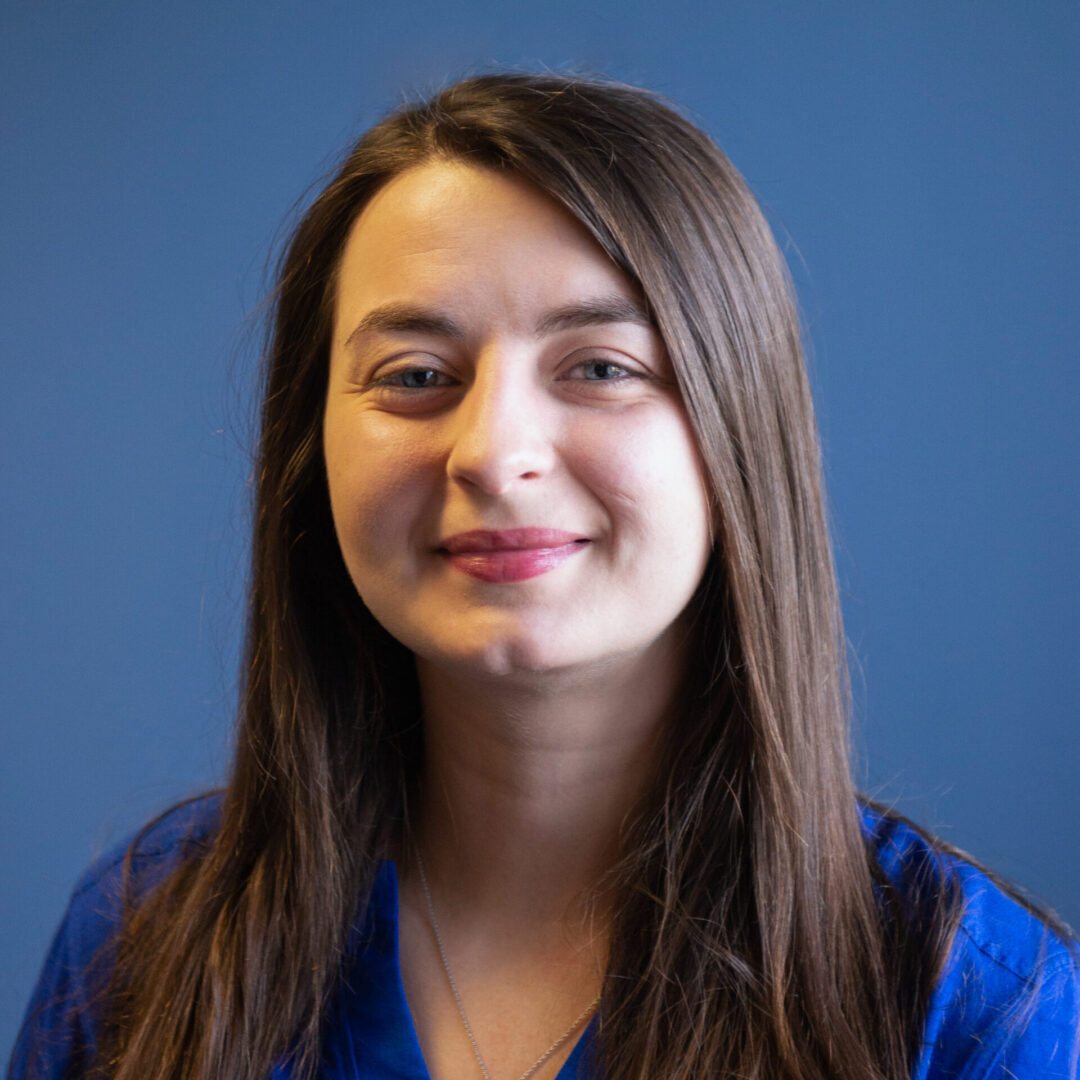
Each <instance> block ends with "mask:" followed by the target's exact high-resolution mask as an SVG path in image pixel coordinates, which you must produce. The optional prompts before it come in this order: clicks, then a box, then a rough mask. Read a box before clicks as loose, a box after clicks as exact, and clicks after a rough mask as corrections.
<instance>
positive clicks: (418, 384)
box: [372, 367, 448, 390]
mask: <svg viewBox="0 0 1080 1080" xmlns="http://www.w3.org/2000/svg"><path fill="white" fill-rule="evenodd" d="M447 380H448V376H447V375H446V374H445V373H444V372H441V371H438V370H436V369H435V368H422V367H415V368H404V369H402V370H401V371H392V372H390V374H389V375H383V376H382V377H381V378H378V379H376V380H375V381H374V383H373V384H372V385H373V386H375V387H383V388H386V389H389V390H433V389H436V388H438V387H442V386H446V385H447Z"/></svg>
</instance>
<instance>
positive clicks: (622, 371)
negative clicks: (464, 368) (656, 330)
mask: <svg viewBox="0 0 1080 1080" xmlns="http://www.w3.org/2000/svg"><path fill="white" fill-rule="evenodd" d="M589 365H594V366H603V367H606V368H614V369H616V371H618V372H619V374H617V375H615V376H614V377H612V378H609V379H588V378H583V379H568V380H566V381H569V382H590V383H601V382H604V383H614V382H625V381H627V380H629V379H637V378H641V376H640V375H638V374H637V373H636V372H634V371H632V370H630V368H628V367H626V366H625V365H623V364H619V363H617V362H616V361H614V360H607V359H605V358H603V357H590V358H589V359H588V360H579V361H578V362H577V363H576V364H574V366H573V367H572V368H570V371H576V370H577V369H578V368H585V367H587V366H589ZM417 374H420V375H434V376H435V377H436V379H437V378H439V377H440V376H445V377H447V378H450V377H451V376H447V375H446V373H445V372H442V371H439V370H438V368H434V367H421V366H419V365H417V366H416V367H409V368H402V369H401V370H400V371H392V372H390V373H389V374H388V375H382V376H380V377H378V378H376V379H374V380H372V382H371V384H370V387H371V388H372V389H386V390H399V391H404V392H406V393H408V392H411V391H415V390H441V389H444V388H445V387H446V385H447V384H446V383H442V384H435V385H425V386H405V385H403V384H402V383H400V382H398V381H396V380H399V379H403V378H405V377H406V376H409V375H417Z"/></svg>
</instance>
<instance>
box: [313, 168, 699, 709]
mask: <svg viewBox="0 0 1080 1080" xmlns="http://www.w3.org/2000/svg"><path fill="white" fill-rule="evenodd" d="M636 292H637V290H636V289H635V286H634V285H633V283H632V282H631V281H630V279H629V278H628V277H627V276H626V275H625V274H624V273H622V272H621V271H620V270H619V268H618V267H617V266H616V265H615V264H614V263H612V261H611V259H610V258H608V256H607V255H606V254H605V253H604V251H603V250H602V249H601V248H600V246H599V245H598V244H597V243H596V241H595V240H594V239H593V238H592V237H591V236H590V235H589V234H588V232H587V230H586V229H585V228H584V227H583V226H581V225H580V224H579V223H578V222H577V221H575V220H574V218H573V217H571V215H570V214H569V213H567V211H566V210H565V209H563V208H562V207H561V206H559V205H558V204H557V203H556V202H554V201H553V200H552V199H550V198H549V197H547V196H545V195H544V194H543V193H542V192H540V191H538V190H537V189H536V188H535V187H533V186H532V185H529V184H526V183H524V182H523V181H521V180H519V179H516V178H513V177H507V176H503V175H500V174H498V173H495V172H490V171H487V170H482V169H476V168H472V167H469V166H467V165H463V164H460V163H458V162H432V163H429V164H426V165H422V166H419V167H417V168H414V169H411V170H409V171H408V172H406V173H404V174H403V175H401V176H399V177H397V178H396V179H394V180H392V181H391V182H390V183H388V184H387V185H386V186H385V187H384V188H383V189H382V190H381V191H380V192H379V193H378V194H377V195H376V196H375V198H373V199H372V200H371V202H370V203H368V205H367V207H366V208H365V209H364V210H363V212H362V213H361V214H360V216H359V217H358V218H357V221H356V223H355V224H354V225H353V227H352V230H351V232H350V235H349V239H348V241H347V243H346V245H345V251H344V255H343V257H342V260H341V265H340V267H339V273H338V285H337V296H336V303H335V317H334V330H333V336H332V341H331V347H330V377H329V391H328V394H327V403H326V412H325V415H324V426H323V445H324V451H325V455H326V467H327V478H328V481H329V488H330V504H331V507H332V509H333V515H334V523H335V526H336V529H337V536H338V540H339V541H340V543H341V550H342V554H343V555H344V558H345V565H346V566H347V567H348V568H349V573H350V575H351V577H352V580H353V583H354V584H355V586H356V589H357V592H358V593H359V594H360V597H361V598H362V599H363V601H364V603H365V605H366V606H367V608H368V610H370V611H371V613H372V614H373V615H374V616H375V617H376V619H378V620H379V622H380V623H381V624H382V625H383V626H384V627H386V629H388V630H389V631H390V633H391V634H393V635H394V637H395V638H397V640H398V641H400V642H402V643H403V644H405V645H406V646H408V647H409V648H410V649H411V650H412V651H413V652H414V653H415V654H416V656H417V658H418V659H419V661H420V662H421V667H424V666H425V665H428V664H432V665H435V666H438V667H443V668H448V669H449V668H453V669H455V670H457V671H459V672H461V674H462V675H466V674H467V673H469V672H470V671H471V670H472V669H473V668H479V669H482V670H485V671H488V672H491V673H496V672H497V673H500V674H502V675H504V676H507V677H508V678H509V677H512V676H515V675H518V674H521V673H524V672H528V673H530V674H540V673H543V674H544V675H545V677H548V676H550V675H551V674H552V673H554V672H556V671H562V670H570V669H573V670H574V671H575V672H576V673H577V677H579V678H580V677H582V676H583V674H584V672H585V670H586V668H587V667H589V666H592V668H593V669H594V670H595V668H596V666H597V665H603V666H604V675H603V679H604V680H605V681H606V683H607V686H608V689H607V694H608V700H609V701H610V703H611V705H612V706H613V707H615V709H616V711H617V712H625V705H626V704H628V703H629V702H630V701H632V700H633V695H634V693H635V691H634V689H633V687H634V684H635V683H636V682H637V681H639V680H640V678H641V677H642V676H646V677H647V678H648V680H649V681H653V682H661V683H663V684H664V685H665V686H667V687H668V693H671V692H672V691H673V690H674V687H675V685H676V682H677V678H678V671H677V657H678V655H679V653H678V650H676V649H674V648H672V647H671V645H670V644H669V640H670V639H671V638H673V637H674V636H676V635H678V634H679V633H680V628H679V623H678V617H679V615H680V613H681V612H682V611H683V610H684V609H685V608H686V606H687V604H688V603H689V601H690V598H691V596H692V595H693V593H694V591H695V589H696V588H697V585H698V582H699V581H700V580H701V576H702V574H703V573H704V569H705V564H706V562H707V561H708V556H709V550H710V537H709V506H708V495H707V492H706V486H705V480H704V471H703V466H702V464H701V460H700V456H699V454H698V452H697V447H696V444H695V440H694V437H693V434H692V432H691V430H690V426H689V423H688V421H687V418H686V413H685V410H684V409H683V407H682V402H681V398H680V395H679V390H678V386H677V384H676V382H675V379H674V375H673V372H672V370H671V365H670V362H669V360H668V358H667V356H666V354H665V351H664V346H663V342H662V341H661V339H660V336H659V334H658V333H657V332H656V330H655V328H654V327H653V326H652V325H651V324H650V322H649V321H648V318H647V316H646V315H645V313H644V311H643V309H642V306H641V305H640V303H639V301H638V299H637V296H636ZM556 571H557V572H556ZM529 579H532V580H530V583H529V584H528V585H526V584H524V582H525V581H526V580H529ZM497 583H501V584H503V585H504V586H509V585H514V586H515V587H514V588H508V587H505V588H502V589H494V588H492V586H493V585H494V584H497ZM646 653H649V654H650V655H651V656H652V657H654V658H655V659H649V660H646V659H645V655H644V654H646ZM661 657H662V658H663V660H661ZM635 674H637V675H638V679H635V678H634V676H635ZM590 677H591V678H599V677H600V676H599V674H598V673H594V674H593V675H591V676H590Z"/></svg>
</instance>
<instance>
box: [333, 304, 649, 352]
mask: <svg viewBox="0 0 1080 1080" xmlns="http://www.w3.org/2000/svg"><path fill="white" fill-rule="evenodd" d="M619 322H630V323H638V324H639V325H642V326H648V327H652V326H653V321H652V319H650V318H649V313H648V311H647V310H646V309H645V307H644V306H643V305H641V304H640V303H638V301H636V300H632V299H630V298H628V297H625V296H617V295H611V296H596V297H593V298H592V299H589V300H581V301H578V302H577V303H573V304H565V305H563V306H562V307H557V308H553V309H552V310H551V311H545V312H544V314H543V315H541V316H540V318H539V319H538V320H537V322H536V328H535V330H534V333H535V335H536V336H537V337H542V336H543V335H545V334H553V333H556V332H557V331H560V330H577V329H580V328H581V327H587V326H602V325H604V324H605V323H619ZM378 332H382V333H384V334H432V335H436V336H438V337H446V338H451V339H453V340H454V341H463V340H464V339H465V336H466V334H465V330H464V329H463V327H462V326H461V324H460V323H457V322H455V321H454V320H453V319H452V318H450V316H449V315H445V314H443V313H442V312H439V311H432V310H428V309H425V308H420V307H414V306H413V305H411V304H395V303H391V304H382V305H381V306H379V307H377V308H372V310H371V311H369V312H368V313H367V314H366V315H365V316H364V317H363V318H362V319H361V320H360V322H359V323H358V324H357V326H356V329H354V330H353V332H352V333H351V334H349V336H348V338H347V339H346V341H345V345H346V346H349V345H351V344H352V343H353V342H354V341H355V340H356V339H357V338H358V337H359V336H360V335H361V334H366V333H378Z"/></svg>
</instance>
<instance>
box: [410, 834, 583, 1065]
mask: <svg viewBox="0 0 1080 1080" xmlns="http://www.w3.org/2000/svg"><path fill="white" fill-rule="evenodd" d="M414 850H415V852H416V868H417V870H419V871H420V885H421V886H422V888H423V890H424V900H425V902H426V903H427V910H428V918H429V919H430V920H431V929H432V931H433V932H434V934H435V944H436V945H438V947H439V959H440V960H441V961H442V966H443V971H445V972H446V981H447V982H448V983H449V984H450V992H451V993H452V994H453V995H454V1004H455V1005H457V1011H458V1015H459V1016H460V1017H461V1022H462V1024H463V1025H464V1026H465V1034H466V1035H468V1036H469V1042H470V1043H471V1044H472V1048H473V1053H474V1054H475V1055H476V1063H477V1065H479V1066H480V1074H481V1075H482V1076H483V1078H484V1080H491V1076H490V1075H489V1074H488V1070H487V1065H485V1064H484V1057H483V1055H482V1054H481V1053H480V1047H479V1046H478V1045H477V1043H476V1036H475V1035H474V1034H473V1029H472V1024H470V1023H469V1017H468V1014H467V1013H466V1012H465V1005H464V1003H463V1002H462V1000H461V994H460V992H459V991H458V988H457V982H456V981H455V980H454V973H453V972H452V971H451V970H450V961H449V960H448V959H447V958H446V946H445V945H444V944H443V939H442V934H441V933H440V932H439V920H438V919H436V918H435V905H434V904H433V903H432V902H431V889H430V888H429V887H428V880H427V874H425V873H424V860H423V859H421V858H420V849H419V847H414ZM600 998H601V995H600V994H597V995H596V997H594V998H593V999H592V1001H590V1002H589V1004H588V1006H586V1008H585V1011H584V1012H582V1014H581V1015H580V1016H579V1017H578V1018H577V1019H576V1020H575V1021H574V1022H573V1023H572V1024H571V1025H570V1026H569V1027H568V1028H567V1029H566V1030H565V1031H564V1032H563V1033H562V1034H561V1035H560V1036H559V1037H558V1038H557V1039H556V1040H555V1041H554V1042H553V1043H552V1044H551V1045H550V1046H549V1047H548V1048H547V1049H546V1050H545V1051H544V1052H543V1053H542V1054H541V1055H540V1056H539V1057H538V1058H537V1059H536V1060H535V1061H534V1062H533V1063H532V1064H531V1065H530V1066H529V1067H528V1068H527V1069H526V1070H525V1071H524V1072H523V1073H522V1074H521V1075H520V1076H519V1077H518V1080H529V1077H530V1076H532V1075H533V1073H535V1072H536V1070H537V1069H539V1068H540V1066H541V1065H543V1064H544V1063H545V1062H546V1061H548V1060H549V1059H550V1058H551V1055H552V1054H554V1053H555V1052H556V1051H557V1050H558V1049H559V1047H560V1046H562V1045H563V1044H564V1043H565V1042H566V1040H567V1039H569V1038H570V1036H571V1035H573V1034H574V1032H575V1031H577V1029H578V1028H579V1027H581V1025H582V1023H583V1022H584V1021H585V1019H586V1017H588V1016H589V1014H590V1013H591V1012H592V1011H593V1010H594V1009H595V1008H596V1006H597V1005H599V1004H600Z"/></svg>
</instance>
